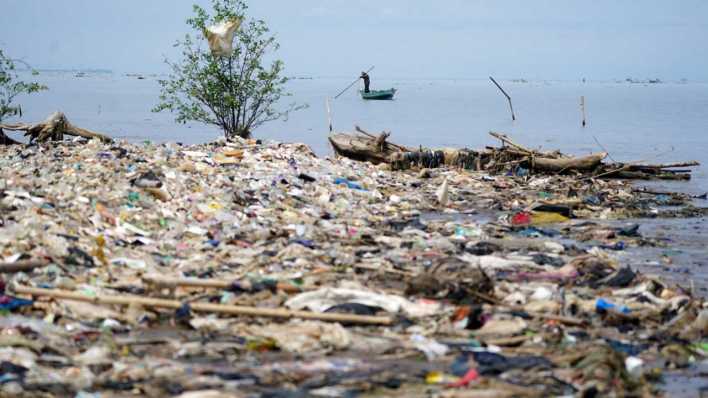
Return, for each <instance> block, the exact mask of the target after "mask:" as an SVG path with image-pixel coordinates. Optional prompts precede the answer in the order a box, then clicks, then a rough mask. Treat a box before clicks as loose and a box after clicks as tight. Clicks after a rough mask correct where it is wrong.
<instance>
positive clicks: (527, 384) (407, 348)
mask: <svg viewBox="0 0 708 398" xmlns="http://www.w3.org/2000/svg"><path fill="white" fill-rule="evenodd" d="M704 214H705V209H701V208H697V207H694V206H693V205H692V200H691V198H690V197H689V196H687V195H682V194H672V193H656V192H642V191H641V190H638V189H636V188H635V187H634V186H633V185H632V184H631V183H629V182H626V181H621V180H609V181H605V180H597V179H586V178H575V177H574V176H562V175H552V174H551V175H537V176H530V175H508V176H507V175H503V174H502V175H492V174H489V173H487V172H475V171H468V170H460V169H457V168H445V167H442V168H439V169H424V170H407V171H391V170H389V169H388V167H387V166H386V165H379V166H375V165H372V164H369V163H365V162H356V161H352V160H349V159H345V158H337V159H334V158H318V157H316V156H314V154H313V153H312V152H311V151H310V150H309V148H307V147H306V146H305V145H301V144H281V143H265V144H263V143H259V142H256V141H253V140H248V141H247V140H243V141H238V142H229V143H226V142H218V143H212V144H205V145H198V146H180V145H177V144H163V145H152V144H145V145H135V144H128V143H124V142H122V143H113V144H112V143H100V142H98V141H91V142H89V143H78V142H72V143H49V144H42V145H39V146H31V147H21V146H8V147H0V251H1V255H2V256H1V257H0V263H2V264H0V269H1V270H2V277H3V287H4V290H5V293H4V294H5V295H4V296H3V297H2V300H3V301H2V303H0V306H1V308H2V309H3V311H4V312H5V314H4V316H2V317H0V325H1V326H0V328H2V335H0V341H1V342H2V344H0V363H1V364H2V384H1V385H0V395H4V396H14V397H22V396H27V397H36V396H80V397H97V396H100V397H113V396H131V395H145V396H150V397H161V396H182V397H220V396H229V397H231V396H235V397H240V396H243V397H251V396H253V397H258V396H269V397H271V396H277V397H285V396H287V397H290V396H292V397H304V396H322V397H335V396H336V397H341V396H401V397H404V396H431V397H473V396H474V397H487V396H489V397H492V396H493V397H541V396H586V397H590V396H656V395H658V394H660V391H659V388H660V382H661V377H662V373H663V372H665V371H667V370H669V369H676V368H684V367H688V366H691V365H692V364H695V363H697V362H700V361H703V360H704V358H705V353H706V350H708V343H706V340H705V338H706V334H707V332H708V307H707V306H706V303H705V301H704V299H703V298H701V297H698V296H697V295H695V293H694V292H693V291H692V290H693V289H692V287H691V286H673V285H671V284H668V283H666V282H664V281H662V280H660V279H659V278H657V277H653V276H651V275H648V274H643V273H641V272H639V270H636V269H631V268H629V267H626V266H625V264H622V262H621V261H618V259H617V257H616V255H615V253H616V252H617V251H621V250H624V249H626V248H627V247H642V246H656V245H661V244H662V242H658V241H654V240H652V239H650V238H646V237H643V236H642V235H641V234H640V233H639V232H638V226H637V225H636V224H630V223H621V225H619V226H617V225H613V226H609V225H608V224H607V223H605V222H604V221H605V220H618V219H619V220H622V219H627V218H633V219H637V218H642V217H692V216H699V215H704Z"/></svg>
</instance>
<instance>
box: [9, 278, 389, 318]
mask: <svg viewBox="0 0 708 398" xmlns="http://www.w3.org/2000/svg"><path fill="white" fill-rule="evenodd" d="M14 291H15V293H17V294H29V295H32V296H42V297H51V298H55V299H63V300H72V301H84V302H89V303H93V304H104V305H122V306H129V305H132V304H138V305H141V306H143V307H152V308H167V309H173V310H176V309H179V308H180V307H182V306H183V304H184V303H182V302H180V301H177V300H165V299H155V298H147V297H138V296H128V295H125V296H113V295H98V296H93V297H91V296H87V295H84V294H81V293H75V292H70V291H66V290H58V289H38V288H33V287H26V286H15V287H14ZM189 307H190V309H191V310H192V311H194V312H207V313H214V314H226V315H237V316H256V317H266V318H283V319H292V318H299V319H311V320H317V321H324V322H342V323H356V324H362V325H392V324H393V319H392V318H391V317H387V316H369V315H352V314H336V313H318V312H310V311H294V310H288V309H285V308H257V307H248V306H240V305H223V304H209V303H190V304H189Z"/></svg>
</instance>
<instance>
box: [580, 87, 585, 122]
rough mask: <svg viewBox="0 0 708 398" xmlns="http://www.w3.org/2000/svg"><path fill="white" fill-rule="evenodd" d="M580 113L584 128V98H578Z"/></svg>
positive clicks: (582, 96)
mask: <svg viewBox="0 0 708 398" xmlns="http://www.w3.org/2000/svg"><path fill="white" fill-rule="evenodd" d="M580 113H581V114H582V116H583V127H585V96H584V95H581V96H580Z"/></svg>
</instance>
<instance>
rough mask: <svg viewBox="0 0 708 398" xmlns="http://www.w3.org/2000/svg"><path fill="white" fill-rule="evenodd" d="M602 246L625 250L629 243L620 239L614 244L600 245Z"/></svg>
mask: <svg viewBox="0 0 708 398" xmlns="http://www.w3.org/2000/svg"><path fill="white" fill-rule="evenodd" d="M600 247H601V248H603V249H605V250H617V251H619V250H624V249H626V248H627V245H626V244H625V243H624V241H619V242H617V243H615V244H612V245H600Z"/></svg>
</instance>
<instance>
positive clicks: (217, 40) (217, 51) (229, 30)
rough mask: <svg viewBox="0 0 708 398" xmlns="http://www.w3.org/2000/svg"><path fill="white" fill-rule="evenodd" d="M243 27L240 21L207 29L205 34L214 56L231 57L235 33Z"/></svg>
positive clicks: (232, 21) (225, 22) (227, 22)
mask: <svg viewBox="0 0 708 398" xmlns="http://www.w3.org/2000/svg"><path fill="white" fill-rule="evenodd" d="M240 26H241V20H240V19H233V20H230V21H224V22H221V23H218V24H216V25H213V26H210V27H208V28H206V31H205V32H204V34H205V35H206V38H207V41H209V48H210V49H211V53H212V54H213V55H229V54H231V52H232V51H233V41H234V33H236V30H237V29H238V28H239V27H240Z"/></svg>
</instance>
